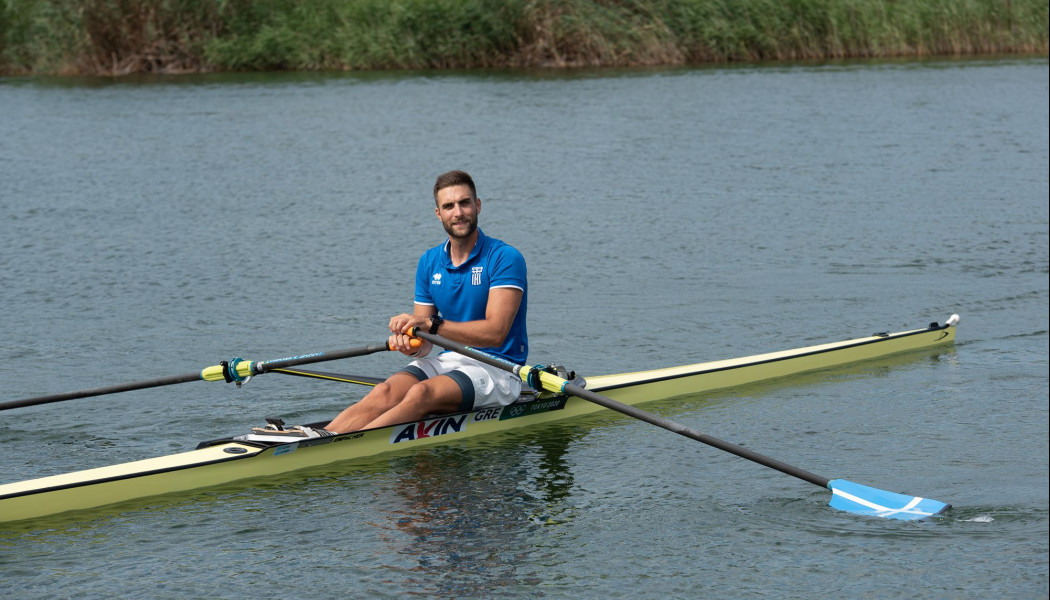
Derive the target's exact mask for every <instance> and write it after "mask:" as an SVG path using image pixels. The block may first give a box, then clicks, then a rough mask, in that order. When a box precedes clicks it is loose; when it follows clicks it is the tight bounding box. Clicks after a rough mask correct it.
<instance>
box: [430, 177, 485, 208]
mask: <svg viewBox="0 0 1050 600" xmlns="http://www.w3.org/2000/svg"><path fill="white" fill-rule="evenodd" d="M454 185H465V186H467V187H469V188H470V197H471V198H475V199H476V198H477V197H478V190H477V188H475V187H474V180H473V179H471V177H470V175H469V174H468V173H467V172H466V171H449V172H448V173H442V174H441V175H438V178H437V181H435V182H434V202H437V196H438V192H439V191H441V190H443V189H445V188H447V187H452V186H454Z"/></svg>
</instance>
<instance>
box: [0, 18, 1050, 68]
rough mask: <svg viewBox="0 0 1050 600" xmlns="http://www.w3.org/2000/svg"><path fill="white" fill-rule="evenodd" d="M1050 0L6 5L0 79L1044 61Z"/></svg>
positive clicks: (1, 33) (0, 24) (0, 20)
mask: <svg viewBox="0 0 1050 600" xmlns="http://www.w3.org/2000/svg"><path fill="white" fill-rule="evenodd" d="M1047 23H1048V2H1047V0H0V72H2V73H8V74H11V73H30V74H43V73H52V74H55V73H57V74H110V75H120V74H126V73H141V72H158V73H175V72H197V71H229V70H271V69H289V70H321V69H354V70H365V69H424V68H474V67H504V66H541V67H565V66H630V65H672V64H695V63H703V62H718V61H752V60H791V59H808V58H847V57H888V56H929V55H961V54H992V53H1046V52H1047V48H1048V44H1047V29H1048V25H1047Z"/></svg>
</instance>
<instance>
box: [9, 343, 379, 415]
mask: <svg viewBox="0 0 1050 600" xmlns="http://www.w3.org/2000/svg"><path fill="white" fill-rule="evenodd" d="M387 350H390V347H389V346H388V344H374V345H371V346H361V347H358V348H347V349H345V350H330V351H328V352H317V353H314V354H304V355H300V356H290V357H288V358H278V359H275V360H267V361H261V362H253V361H247V360H243V361H242V360H239V359H238V360H236V361H234V362H236V365H233V366H230V367H229V369H230V370H233V371H236V375H237V376H239V377H248V376H251V375H259V374H261V373H266V372H269V371H273V370H275V369H282V368H287V367H295V366H298V365H306V364H311V363H319V362H324V361H328V360H339V359H341V358H353V357H355V356H365V355H366V354H375V353H376V352H384V351H387ZM226 370H227V367H225V366H223V365H215V366H211V367H207V368H205V369H204V370H202V371H197V372H196V373H187V374H185V375H173V376H170V377H159V378H157V379H147V380H145V381H133V382H130V383H120V384H117V385H109V386H104V387H97V388H91V389H87V390H80V391H77V392H65V393H62V394H52V395H50V396H37V397H35V398H25V399H22V400H11V401H8V402H0V410H9V409H12V408H22V407H25V406H36V405H38V404H49V403H51V402H62V401H64V400H77V399H79V398H90V397H92V396H103V395H106V394H117V393H120V392H130V391H134V390H143V389H147V388H153V387H161V386H165V385H174V384H176V383H187V382H190V381H201V380H204V381H223V380H225V378H224V376H223V373H224V372H225V371H226ZM238 381H239V380H238Z"/></svg>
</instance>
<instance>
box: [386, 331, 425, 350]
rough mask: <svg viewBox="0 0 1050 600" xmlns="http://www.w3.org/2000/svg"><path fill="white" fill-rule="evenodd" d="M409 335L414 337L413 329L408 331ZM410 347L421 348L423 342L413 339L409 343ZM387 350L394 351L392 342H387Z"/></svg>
mask: <svg viewBox="0 0 1050 600" xmlns="http://www.w3.org/2000/svg"><path fill="white" fill-rule="evenodd" d="M408 335H412V330H411V329H410V330H409V331H408ZM408 345H409V346H412V347H413V348H419V347H420V346H422V345H423V340H421V339H419V338H412V339H411V340H409V341H408ZM386 349H387V350H393V348H391V347H390V341H389V340H387V342H386Z"/></svg>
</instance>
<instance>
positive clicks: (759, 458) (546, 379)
mask: <svg viewBox="0 0 1050 600" xmlns="http://www.w3.org/2000/svg"><path fill="white" fill-rule="evenodd" d="M411 335H413V336H415V337H419V338H422V339H424V340H426V341H428V342H431V343H433V344H437V345H438V346H441V347H443V348H446V349H448V350H452V351H454V352H458V353H460V354H462V355H464V356H469V357H471V358H474V359H477V360H479V361H481V362H484V363H486V364H490V365H492V366H494V367H498V368H500V369H504V370H506V371H510V372H511V373H514V374H515V375H517V376H518V377H520V378H521V380H522V381H523V382H525V383H527V384H529V385H530V386H532V387H533V388H535V389H539V388H540V387H541V386H542V388H543V389H545V390H547V391H551V392H555V393H560V394H566V395H570V396H576V397H578V398H582V399H584V400H587V401H588V402H593V403H595V404H598V405H600V406H604V407H606V408H610V409H612V410H615V411H618V412H621V413H623V414H625V415H627V416H630V417H634V418H636V419H640V420H642V421H645V422H646V423H651V424H653V425H656V426H657V427H662V428H664V429H666V430H668V431H672V432H674V433H677V434H679V435H683V436H685V437H687V438H690V439H693V440H696V441H698V442H702V443H704V444H707V445H709V446H713V447H715V448H718V449H719V450H724V451H726V452H730V453H732V454H736V455H737V456H740V457H742V458H746V459H748V460H750V461H753V462H756V463H758V464H760V465H764V466H767V467H770V468H772V469H776V470H778V471H781V472H783V473H786V474H788V475H791V476H792V477H797V478H799V479H802V480H804V481H808V482H810V483H812V484H814V485H818V486H820V487H822V488H827V489H829V490H831V494H832V496H831V501H830V502H828V504H829V506H831V507H832V508H836V509H839V510H843V511H846V512H851V513H856V514H861V515H868V516H875V517H883V518H887V519H901V520H907V521H914V520H919V519H925V518H927V517H931V516H933V515H937V514H940V513H942V512H944V511H946V510H947V509H949V508H951V505H950V504H946V503H944V502H940V501H939V500H933V499H930V498H921V497H918V496H908V495H905V494H897V493H895V492H887V491H885V490H880V489H878V488H873V487H868V486H866V485H861V484H859V483H853V482H852V481H847V480H845V479H828V478H826V477H821V476H819V475H816V474H813V473H810V472H809V471H806V470H803V469H800V468H798V467H794V466H791V465H789V464H787V463H784V462H781V461H779V460H776V459H775V458H770V457H768V456H765V455H762V454H759V453H758V452H754V451H751V450H748V449H747V448H744V447H741V446H737V445H736V444H733V443H730V442H727V441H724V440H721V439H718V438H716V437H712V436H710V435H706V434H703V433H700V432H698V431H695V430H693V429H690V428H688V427H686V426H685V425H681V424H679V423H675V422H674V421H669V420H667V419H664V418H663V417H659V416H657V415H654V414H652V413H649V412H646V411H644V410H640V409H638V408H635V407H633V406H629V405H627V404H623V403H621V402H617V401H616V400H613V399H612V398H608V397H606V396H602V395H600V394H596V393H594V392H592V391H590V390H586V389H584V388H582V387H580V386H578V385H575V384H573V383H571V382H569V381H566V380H565V379H562V378H561V377H558V376H557V375H554V374H553V373H549V372H547V371H544V370H542V369H541V368H539V367H527V366H524V365H518V364H514V363H512V362H508V361H505V360H503V359H501V358H498V357H495V356H492V355H490V354H487V353H484V352H481V351H479V350H477V349H475V348H472V347H470V346H465V345H463V344H460V343H458V342H454V341H452V340H449V339H446V338H444V337H442V336H440V335H433V334H430V333H427V332H425V331H420V330H414V331H412V332H411Z"/></svg>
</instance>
